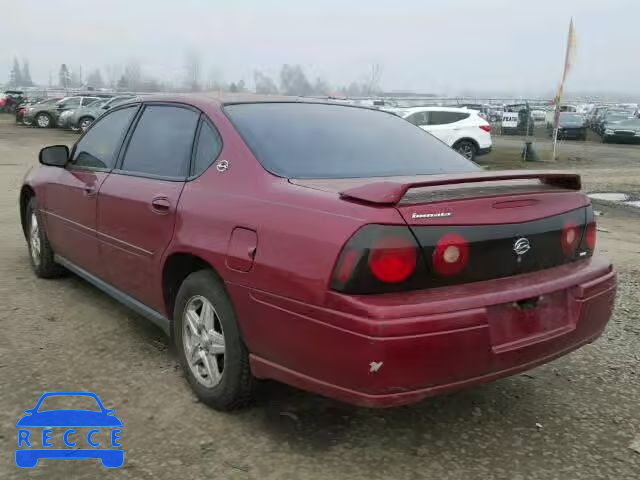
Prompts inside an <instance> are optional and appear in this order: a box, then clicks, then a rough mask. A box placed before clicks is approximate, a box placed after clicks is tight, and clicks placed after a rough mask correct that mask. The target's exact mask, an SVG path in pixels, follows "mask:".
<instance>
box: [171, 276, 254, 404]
mask: <svg viewBox="0 0 640 480" xmlns="http://www.w3.org/2000/svg"><path fill="white" fill-rule="evenodd" d="M207 302H208V303H207ZM205 308H206V309H207V312H208V314H207V313H205ZM210 309H212V312H211V311H210ZM206 318H210V319H211V320H210V321H207V320H206ZM173 322H174V323H173V327H174V329H173V332H174V338H175V345H176V350H177V352H178V356H179V358H180V363H181V364H182V367H183V369H184V372H185V376H186V377H187V381H188V382H189V384H190V385H191V388H192V389H193V391H194V392H195V394H196V396H197V397H198V398H199V399H200V401H202V402H203V403H205V404H207V405H209V406H211V407H213V408H215V409H216V410H223V411H228V410H235V409H239V408H243V407H245V406H246V405H248V404H249V403H250V402H251V400H252V394H253V386H254V383H255V380H254V378H253V375H252V374H251V368H250V366H249V352H248V350H247V347H246V346H245V344H244V341H243V340H242V335H241V333H240V328H239V326H238V322H237V320H236V315H235V312H234V310H233V305H232V304H231V300H230V299H229V297H228V295H227V293H226V291H225V288H224V286H223V284H222V282H221V281H220V279H219V278H218V277H217V275H216V274H215V273H214V272H212V271H211V270H200V271H198V272H194V273H192V274H190V275H189V276H188V277H187V278H186V279H185V280H184V282H183V283H182V286H181V287H180V290H179V291H178V295H177V298H176V301H175V307H174V311H173ZM194 327H195V328H194ZM216 352H218V353H216ZM220 352H222V353H220Z"/></svg>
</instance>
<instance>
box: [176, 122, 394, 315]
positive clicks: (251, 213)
mask: <svg viewBox="0 0 640 480" xmlns="http://www.w3.org/2000/svg"><path fill="white" fill-rule="evenodd" d="M206 113H207V114H208V115H209V116H210V117H211V118H212V120H213V121H214V123H215V125H216V126H217V128H218V130H219V131H220V133H221V135H222V138H223V150H222V152H221V154H220V156H219V157H218V160H223V159H224V160H227V161H228V162H229V169H228V170H227V171H225V172H218V171H217V169H216V168H215V163H214V165H212V166H211V167H210V168H209V169H208V170H207V171H206V172H205V173H204V174H203V175H201V176H200V177H198V178H196V179H194V180H192V181H191V182H188V183H187V184H186V186H185V188H184V190H183V192H182V196H181V198H180V203H179V205H178V217H177V222H176V230H175V234H174V239H173V242H172V245H171V246H170V247H169V249H168V252H167V255H169V254H171V253H174V252H187V253H191V254H193V255H197V256H199V257H201V258H203V259H204V260H206V261H207V262H208V263H209V264H210V265H212V266H213V267H214V268H215V269H216V271H217V272H218V274H219V275H220V276H221V277H222V278H223V280H224V281H225V283H230V284H236V285H240V286H244V287H249V288H252V289H257V290H263V291H267V292H270V293H273V294H276V295H281V296H284V297H288V298H291V299H294V300H298V301H301V302H307V303H312V304H316V305H318V304H323V303H324V301H325V296H326V292H327V287H328V284H329V279H330V275H331V272H332V270H333V266H334V263H335V261H336V259H337V256H338V254H339V252H340V249H341V248H342V246H343V245H344V244H345V243H346V241H347V240H348V238H349V237H350V236H351V235H352V234H353V233H354V232H355V231H356V230H357V229H358V228H359V227H360V226H361V225H363V224H366V223H388V224H404V221H403V219H402V217H401V216H400V215H399V213H398V212H397V211H396V210H395V209H393V208H380V207H377V208H376V207H368V206H364V205H358V204H355V203H350V202H347V201H344V200H340V199H339V198H338V196H337V194H335V193H327V192H322V191H319V190H314V189H312V188H308V187H302V186H299V185H292V184H291V183H289V182H288V180H287V179H284V178H280V177H275V176H273V175H271V174H270V173H268V172H267V171H266V170H264V168H262V166H261V165H260V164H259V162H258V161H257V160H256V159H255V157H254V156H253V154H252V153H251V151H250V150H249V149H248V148H247V147H246V145H245V144H244V142H243V140H242V139H241V137H240V136H239V135H238V134H237V132H236V131H235V129H234V127H233V126H232V125H231V124H230V122H229V120H228V119H227V118H226V116H224V114H223V113H222V112H221V111H218V110H214V111H210V112H206ZM235 227H243V228H248V229H251V230H254V231H255V232H256V233H257V238H258V245H257V249H256V255H255V259H254V264H253V267H252V268H251V270H250V271H248V272H240V271H236V270H232V269H230V268H228V267H227V265H226V262H225V259H226V254H227V249H228V246H229V239H230V237H231V232H232V231H233V229H234V228H235Z"/></svg>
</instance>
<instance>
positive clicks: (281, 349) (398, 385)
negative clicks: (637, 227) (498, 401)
mask: <svg viewBox="0 0 640 480" xmlns="http://www.w3.org/2000/svg"><path fill="white" fill-rule="evenodd" d="M576 263H579V265H576V264H574V265H565V266H562V267H557V268H554V269H550V270H547V271H545V272H536V273H533V274H526V275H521V276H520V277H519V278H517V279H516V280H514V279H513V278H503V279H496V280H491V281H487V282H479V283H478V284H477V285H475V284H471V285H462V286H459V287H448V288H439V289H433V290H432V291H421V292H410V293H406V294H402V295H398V294H390V295H376V296H370V297H367V296H361V297H357V296H345V295H340V294H336V293H333V292H330V293H329V300H328V304H329V308H319V307H315V306H310V305H306V304H302V303H298V302H294V301H291V300H289V299H284V298H282V297H276V296H273V295H270V294H267V293H264V292H257V291H251V290H249V289H246V288H244V287H239V286H237V285H229V292H230V293H231V295H232V298H233V299H234V303H235V305H236V308H237V311H238V317H239V318H240V322H241V326H242V329H243V333H244V336H245V340H246V342H247V345H248V346H249V350H250V351H251V352H252V355H251V367H252V371H253V373H254V375H256V376H257V377H259V378H273V379H276V380H279V381H282V382H284V383H288V384H291V385H294V386H297V387H300V388H303V389H305V390H309V391H313V392H316V393H319V394H322V395H326V396H329V397H333V398H336V399H339V400H342V401H345V402H347V403H352V404H357V405H363V406H369V407H391V406H397V405H403V404H409V403H414V402H417V401H420V400H421V399H423V398H425V397H428V396H432V395H436V394H441V393H445V392H449V391H453V390H457V389H460V388H464V387H468V386H472V385H478V384H482V383H486V382H490V381H492V380H495V379H498V378H502V377H505V376H509V375H512V374H514V373H517V372H520V371H523V370H527V369H529V368H532V367H534V366H537V365H540V364H542V363H545V362H548V361H550V360H553V359H555V358H557V357H560V356H562V355H564V354H566V353H568V352H570V351H572V350H575V349H576V348H578V347H580V346H582V345H584V344H586V343H589V342H592V341H593V340H594V339H596V338H597V337H598V336H599V335H600V334H601V333H602V331H603V330H604V328H605V326H606V323H607V321H608V320H609V318H610V316H611V313H612V309H613V302H614V299H615V289H616V275H615V272H614V271H613V270H612V267H611V265H610V264H609V262H608V261H606V260H603V259H597V258H594V259H589V260H585V261H582V262H576ZM540 295H542V296H552V295H562V296H563V298H566V309H564V308H563V309H562V312H563V314H562V317H563V318H562V319H560V320H561V321H560V322H559V323H557V324H556V326H555V327H554V328H552V329H549V330H544V331H542V330H541V331H539V332H535V333H533V334H531V335H524V336H522V337H518V338H512V337H510V332H511V331H512V330H513V328H512V327H514V325H512V324H511V323H510V322H514V321H516V320H514V319H513V318H512V316H511V315H510V314H509V315H507V314H505V312H508V309H509V308H510V305H511V304H512V303H513V302H515V301H518V300H522V299H526V298H531V297H534V296H540ZM517 321H522V320H521V319H519V320H517ZM517 328H522V327H521V326H519V327H517Z"/></svg>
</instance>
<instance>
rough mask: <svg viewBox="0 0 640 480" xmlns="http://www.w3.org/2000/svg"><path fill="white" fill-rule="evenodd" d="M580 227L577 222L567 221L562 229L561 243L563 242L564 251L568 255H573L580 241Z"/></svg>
mask: <svg viewBox="0 0 640 480" xmlns="http://www.w3.org/2000/svg"><path fill="white" fill-rule="evenodd" d="M580 233H581V232H580V227H579V226H578V225H577V224H576V223H566V224H565V226H564V228H563V229H562V234H561V235H562V236H561V238H560V243H561V244H562V252H563V253H564V254H565V255H566V256H567V257H573V256H574V255H575V253H576V249H577V248H578V243H580Z"/></svg>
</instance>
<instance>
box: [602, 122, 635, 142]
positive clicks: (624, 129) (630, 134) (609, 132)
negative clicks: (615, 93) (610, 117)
mask: <svg viewBox="0 0 640 480" xmlns="http://www.w3.org/2000/svg"><path fill="white" fill-rule="evenodd" d="M601 138H602V143H638V142H639V141H640V118H629V119H626V120H623V121H621V122H615V123H609V124H607V125H606V127H605V129H604V131H603V132H602V137H601Z"/></svg>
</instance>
